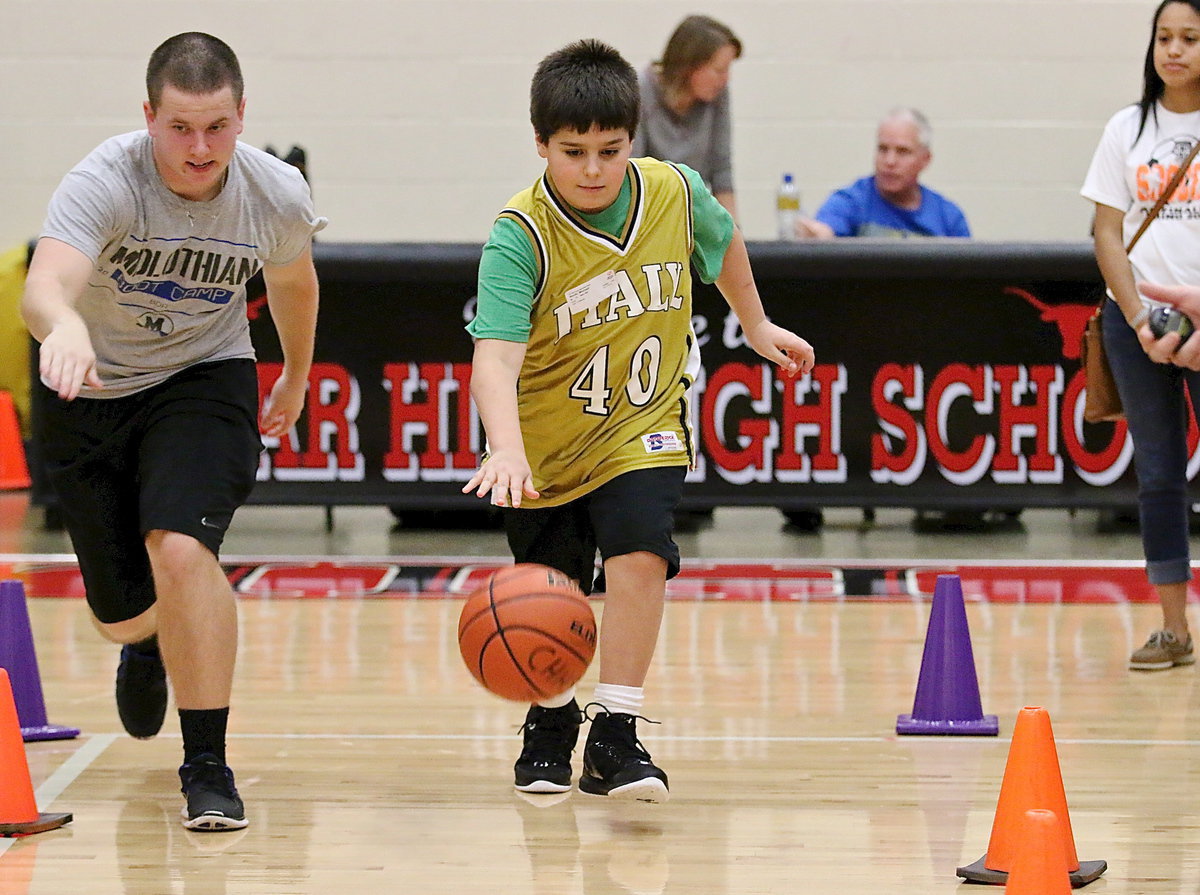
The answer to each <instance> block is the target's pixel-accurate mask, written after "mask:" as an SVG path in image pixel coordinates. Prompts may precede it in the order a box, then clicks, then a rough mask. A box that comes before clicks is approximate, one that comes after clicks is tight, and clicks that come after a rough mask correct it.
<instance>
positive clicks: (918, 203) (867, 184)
mask: <svg viewBox="0 0 1200 895" xmlns="http://www.w3.org/2000/svg"><path fill="white" fill-rule="evenodd" d="M931 135H932V129H931V128H930V126H929V121H928V120H927V119H926V118H925V116H924V115H922V114H921V113H920V112H918V111H917V110H916V109H903V108H901V109H893V110H892V111H891V112H889V113H888V114H887V115H886V116H885V117H884V119H883V120H882V121H881V122H879V131H878V143H877V146H876V148H875V174H874V176H871V177H863V178H861V179H859V180H856V181H855V182H854V183H852V184H850V185H849V186H847V187H843V188H842V189H840V190H837V191H836V192H835V193H833V194H832V195H831V196H830V197H829V198H828V199H826V200H825V204H824V205H822V206H821V208H820V210H819V211H818V212H817V217H816V220H812V219H810V218H802V219H801V220H800V221H799V222H798V223H797V225H796V231H797V235H798V236H801V237H811V238H815V239H832V238H833V237H835V236H882V237H908V236H970V235H971V230H970V228H969V227H968V226H967V219H966V217H965V216H964V215H963V213H962V209H960V208H959V207H958V206H957V205H955V204H954V203H953V202H951V201H950V200H949V199H947V198H946V197H945V196H942V195H941V194H939V193H936V192H934V191H933V190H931V189H929V188H928V187H924V186H921V184H920V183H919V182H918V178H919V177H920V176H921V172H922V171H924V170H925V168H926V167H928V165H929V162H930V161H931V160H932V158H933V156H932V154H931V153H930V151H929V141H930V137H931Z"/></svg>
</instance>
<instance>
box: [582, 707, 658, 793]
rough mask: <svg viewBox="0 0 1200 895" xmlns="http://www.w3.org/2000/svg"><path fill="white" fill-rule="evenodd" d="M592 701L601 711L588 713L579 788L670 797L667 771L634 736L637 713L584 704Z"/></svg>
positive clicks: (598, 791) (587, 790) (590, 791)
mask: <svg viewBox="0 0 1200 895" xmlns="http://www.w3.org/2000/svg"><path fill="white" fill-rule="evenodd" d="M592 705H595V706H596V707H597V708H598V709H601V711H599V712H597V713H596V714H595V715H594V716H592V727H591V730H589V731H588V738H587V745H586V746H584V748H583V774H581V775H580V777H579V788H580V790H582V791H583V792H586V793H589V794H591V795H594V796H609V797H610V798H614V799H637V800H638V801H642V802H665V801H667V799H668V798H670V790H669V789H668V787H667V775H666V773H665V772H664V771H663V770H662V769H661V768H659V767H656V766H655V764H654V762H653V761H651V760H650V753H649V752H647V751H646V749H645V747H644V746H642V744H641V743H640V742H639V741H638V738H637V719H638V718H639V717H640V716H638V715H628V714H625V713H624V712H609V711H607V710H605V709H604V706H602V705H600V704H599V703H591V704H589V706H588V708H591V706H592ZM642 720H644V721H649V719H648V718H643V719H642ZM651 723H655V722H651Z"/></svg>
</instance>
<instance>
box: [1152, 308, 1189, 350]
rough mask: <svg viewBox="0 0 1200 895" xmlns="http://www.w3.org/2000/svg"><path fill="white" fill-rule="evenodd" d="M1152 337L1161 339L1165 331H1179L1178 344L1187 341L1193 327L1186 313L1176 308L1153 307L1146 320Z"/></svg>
mask: <svg viewBox="0 0 1200 895" xmlns="http://www.w3.org/2000/svg"><path fill="white" fill-rule="evenodd" d="M1146 322H1147V324H1149V326H1150V332H1152V333H1154V338H1156V339H1161V338H1162V337H1163V336H1165V335H1166V334H1167V333H1179V344H1181V345H1182V344H1183V343H1184V342H1186V341H1187V339H1188V336H1190V335H1191V334H1192V332H1193V331H1194V330H1195V327H1194V326H1193V325H1192V321H1191V320H1190V319H1189V318H1188V316H1187V315H1186V314H1184V313H1183V312H1182V311H1180V310H1179V309H1178V308H1155V309H1154V310H1152V311H1151V312H1150V316H1149V318H1148V319H1147V320H1146Z"/></svg>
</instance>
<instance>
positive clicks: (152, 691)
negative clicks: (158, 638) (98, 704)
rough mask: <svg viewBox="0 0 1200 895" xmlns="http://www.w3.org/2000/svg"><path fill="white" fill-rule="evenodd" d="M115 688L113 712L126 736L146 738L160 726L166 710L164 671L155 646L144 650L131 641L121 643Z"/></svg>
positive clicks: (155, 732) (165, 674)
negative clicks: (115, 700) (114, 708)
mask: <svg viewBox="0 0 1200 895" xmlns="http://www.w3.org/2000/svg"><path fill="white" fill-rule="evenodd" d="M115 692H116V697H117V714H118V715H120V716H121V723H122V724H123V725H124V726H125V730H126V731H127V732H128V733H129V735H130V736H132V737H137V738H138V739H139V740H148V739H150V737H152V736H154V735H155V734H157V733H158V732H159V731H160V730H162V725H163V718H165V717H166V714H167V671H166V669H165V668H163V661H162V656H161V655H160V654H159V652H158V650H157V649H155V650H154V651H153V652H149V653H147V652H145V651H144V650H139V649H138V648H137V645H136V644H132V643H127V644H125V645H124V646H123V647H121V664H120V665H118V666H117V684H116V690H115Z"/></svg>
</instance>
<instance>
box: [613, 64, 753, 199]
mask: <svg viewBox="0 0 1200 895" xmlns="http://www.w3.org/2000/svg"><path fill="white" fill-rule="evenodd" d="M638 85H639V87H640V90H641V95H642V113H641V118H640V120H639V122H638V131H637V135H636V136H635V137H634V138H633V154H634V156H644V155H648V156H651V157H653V158H656V159H662V160H663V161H669V162H678V163H679V164H681V165H687V166H688V167H689V168H691V169H692V170H693V171H695V172H697V173H698V174H699V175H700V176H701V177H703V178H704V182H705V183H706V184H708V188H709V189H710V190H712V191H713V192H714V193H729V192H733V150H732V149H731V145H730V144H731V136H730V126H729V88H728V87H726V88H725V89H724V90H722V91H721V94H720V95H719V96H718V97H717V98H716V99H715V100H713V101H712V102H711V103H701V102H697V103H695V104H694V105H693V106H692V107H691V108H690V109H688V110H687V112H685V113H684V114H683V115H682V116H680V115H676V114H675V113H674V112H673V111H672V110H671V109H670V108H668V107H667V104H666V101H665V100H664V98H663V93H662V85H661V84H660V82H659V78H658V74H657V70H656V68H655V67H654V66H653V65H651V66H649V67H648V68H646V69H644V70H643V71H642V73H641V74H640V75H639V76H638Z"/></svg>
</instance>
